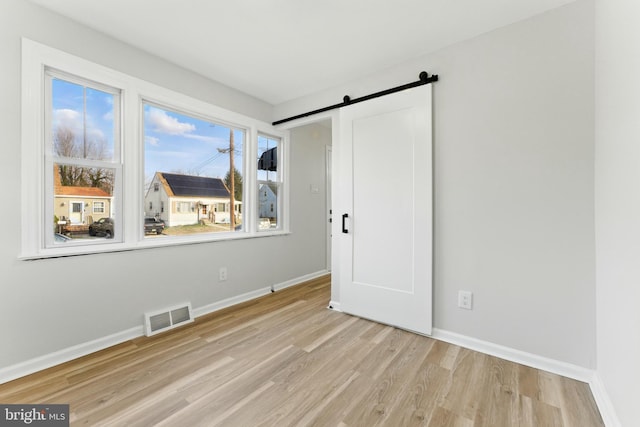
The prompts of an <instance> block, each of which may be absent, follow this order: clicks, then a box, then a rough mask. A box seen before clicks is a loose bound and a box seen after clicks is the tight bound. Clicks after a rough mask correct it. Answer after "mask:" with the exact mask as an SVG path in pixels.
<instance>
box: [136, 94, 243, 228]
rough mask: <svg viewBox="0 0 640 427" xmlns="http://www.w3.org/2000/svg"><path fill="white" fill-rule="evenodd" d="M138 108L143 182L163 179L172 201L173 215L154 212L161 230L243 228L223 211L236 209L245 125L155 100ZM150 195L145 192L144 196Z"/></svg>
mask: <svg viewBox="0 0 640 427" xmlns="http://www.w3.org/2000/svg"><path fill="white" fill-rule="evenodd" d="M143 111H144V141H145V144H144V165H145V167H144V173H145V181H146V182H149V183H152V184H153V188H154V191H155V188H156V187H159V181H161V182H164V183H166V184H167V186H168V187H169V188H170V189H171V194H170V195H169V194H167V197H171V198H172V199H173V200H175V201H176V204H177V205H176V206H177V207H176V212H175V213H176V215H174V214H173V213H172V212H166V213H164V215H160V218H161V219H162V220H163V221H164V222H165V224H166V226H167V229H165V233H166V234H171V232H172V227H177V226H181V229H180V234H181V235H186V234H201V233H221V232H239V231H243V227H242V223H243V218H242V215H239V214H237V213H236V214H235V215H230V214H229V212H232V211H236V212H237V208H236V206H239V205H241V204H242V200H243V197H244V194H243V186H242V182H243V176H244V161H243V150H244V147H245V139H246V133H247V131H246V129H241V128H236V127H233V126H228V125H224V124H220V123H218V122H216V121H214V120H210V119H205V118H202V117H197V116H195V115H193V114H188V113H185V112H181V111H179V110H178V109H176V108H169V107H167V106H164V105H163V106H160V105H159V104H156V103H150V102H145V103H144V105H143ZM175 153H180V154H179V155H175ZM231 171H233V173H231ZM156 197H157V196H156V195H155V194H152V192H151V191H147V196H146V198H147V199H148V200H151V199H155V198H156ZM150 203H151V202H150V201H149V204H150ZM220 205H222V206H225V207H226V206H229V208H228V209H219V206H220ZM150 206H151V205H150ZM231 206H234V209H231ZM212 207H218V208H217V209H211V208H212ZM177 214H180V215H177ZM150 238H155V236H151V237H150Z"/></svg>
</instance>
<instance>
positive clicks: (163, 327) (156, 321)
mask: <svg viewBox="0 0 640 427" xmlns="http://www.w3.org/2000/svg"><path fill="white" fill-rule="evenodd" d="M191 322H193V315H192V313H191V303H186V304H180V305H176V306H174V307H169V308H165V309H163V310H158V311H154V312H150V313H145V314H144V330H145V334H146V335H147V336H148V337H150V336H151V335H155V334H158V333H160V332H163V331H168V330H169V329H173V328H177V327H178V326H181V325H183V324H186V323H191Z"/></svg>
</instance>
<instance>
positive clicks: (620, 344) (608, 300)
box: [596, 0, 640, 426]
mask: <svg viewBox="0 0 640 427" xmlns="http://www.w3.org/2000/svg"><path fill="white" fill-rule="evenodd" d="M596 242H597V264H596V266H597V269H596V271H597V275H596V279H597V322H598V323H597V342H598V345H597V348H598V351H597V354H598V375H599V376H600V379H601V381H602V383H603V384H604V387H605V388H606V391H607V394H608V395H609V398H610V399H611V402H612V404H613V407H614V410H615V412H616V413H617V415H618V418H619V421H620V422H621V425H624V426H636V425H638V423H639V422H638V420H639V419H640V416H639V415H638V398H639V397H640V364H639V363H638V361H639V360H640V338H639V337H640V334H639V332H638V328H639V327H640V309H638V301H640V3H639V2H637V1H635V0H597V1H596Z"/></svg>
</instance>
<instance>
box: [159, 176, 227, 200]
mask: <svg viewBox="0 0 640 427" xmlns="http://www.w3.org/2000/svg"><path fill="white" fill-rule="evenodd" d="M158 175H159V178H160V180H161V181H163V183H164V182H166V185H168V186H169V188H170V189H171V193H173V195H174V196H178V197H223V198H227V197H229V189H228V188H227V186H226V185H225V184H224V182H223V181H222V180H221V179H220V178H210V177H206V176H193V175H181V174H174V173H165V172H158Z"/></svg>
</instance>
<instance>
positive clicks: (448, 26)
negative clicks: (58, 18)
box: [31, 0, 573, 105]
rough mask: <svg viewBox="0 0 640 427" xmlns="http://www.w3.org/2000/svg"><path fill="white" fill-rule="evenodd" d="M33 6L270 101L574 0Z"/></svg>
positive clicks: (77, 0) (86, 0)
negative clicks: (51, 11) (48, 10)
mask: <svg viewBox="0 0 640 427" xmlns="http://www.w3.org/2000/svg"><path fill="white" fill-rule="evenodd" d="M31 1H32V2H33V3H36V4H39V5H41V6H43V7H45V8H47V9H51V10H53V11H55V12H58V13H60V14H62V15H65V16H68V17H69V18H71V19H73V20H75V21H78V22H81V23H83V24H84V25H86V26H88V27H92V28H95V29H96V30H98V31H101V32H103V33H106V34H108V35H110V36H112V37H114V38H117V39H120V40H123V41H125V42H127V43H129V44H131V45H133V46H136V47H138V48H140V49H142V50H145V51H147V52H150V53H153V54H155V55H157V56H159V57H162V58H164V59H166V60H168V61H171V62H173V63H176V64H179V65H181V66H182V67H185V68H188V69H191V70H193V71H195V72H197V73H199V74H202V75H204V76H206V77H209V78H211V79H213V80H216V81H219V82H221V83H224V84H226V85H228V86H231V87H233V88H236V89H238V90H240V91H242V92H245V93H248V94H251V95H253V96H255V97H257V98H259V99H262V100H264V101H267V102H269V103H271V104H274V105H275V104H279V103H282V102H284V101H288V100H291V99H295V98H298V97H300V96H303V95H307V94H309V93H313V92H316V91H319V90H322V89H326V88H329V87H333V86H336V85H340V84H344V83H346V82H349V81H352V80H355V79H357V78H360V77H363V76H366V75H369V74H371V73H373V72H375V71H378V70H382V69H385V68H389V67H391V66H394V65H396V64H398V63H401V62H404V61H407V60H410V59H412V58H415V57H417V56H420V55H422V54H425V53H428V52H432V51H434V50H437V49H439V48H442V47H444V46H447V45H450V44H452V43H455V42H458V41H462V40H464V39H468V38H471V37H474V36H476V35H478V34H481V33H484V32H487V31H490V30H492V29H495V28H498V27H502V26H505V25H508V24H510V23H513V22H516V21H519V20H522V19H526V18H528V17H530V16H533V15H536V14H538V13H541V12H543V11H545V10H549V9H553V8H555V7H559V6H561V5H563V4H566V3H571V2H572V1H573V0H483V1H480V0H226V1H220V0H108V1H105V0H31ZM427 71H430V70H427Z"/></svg>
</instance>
